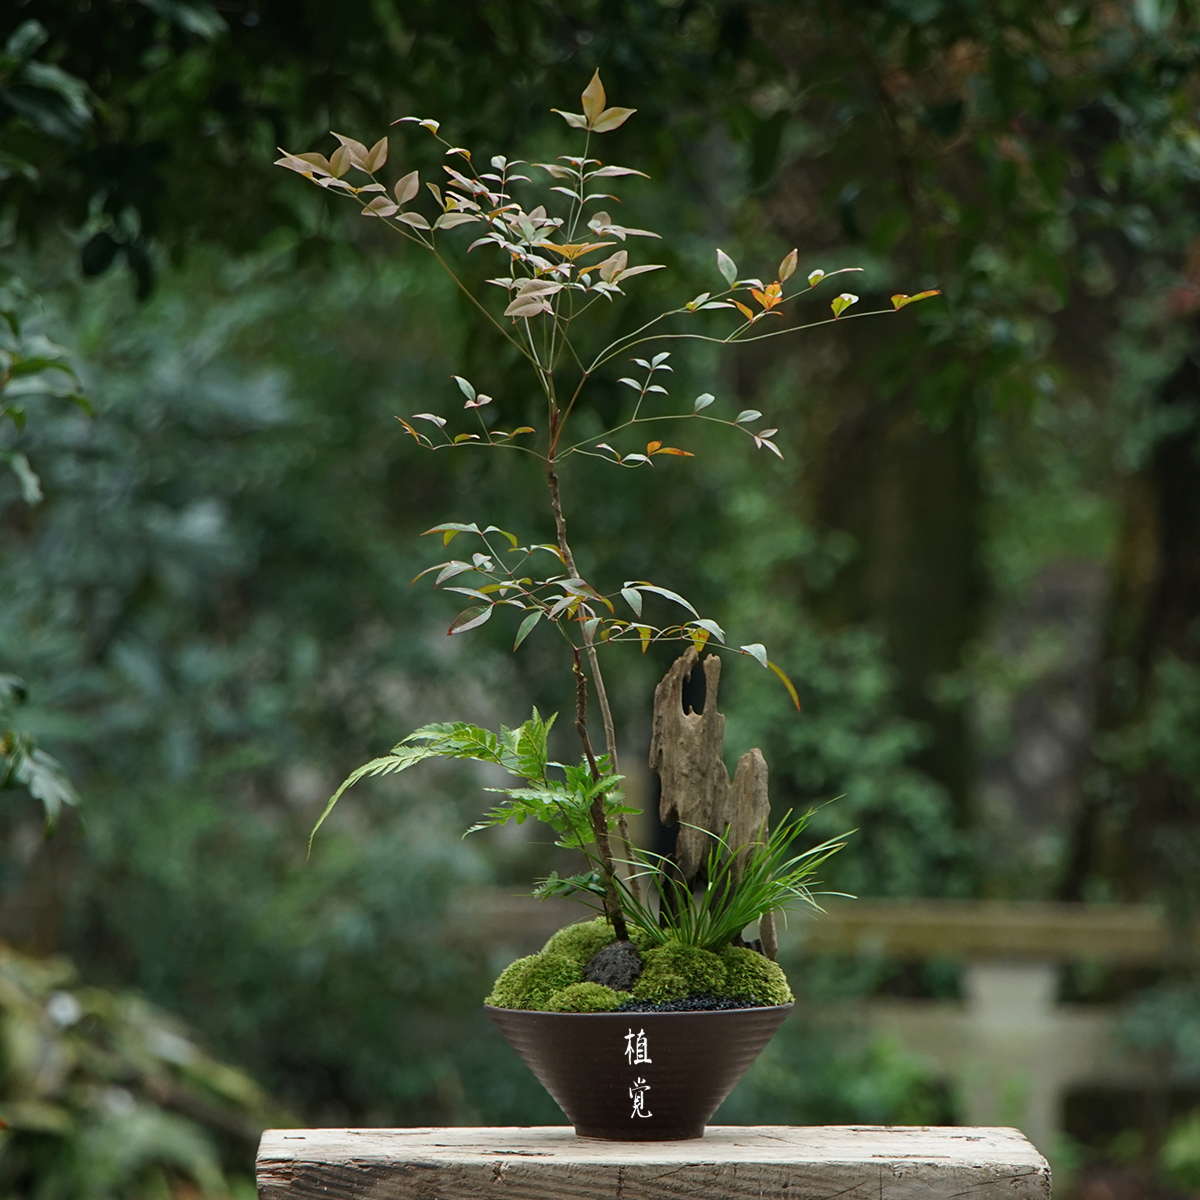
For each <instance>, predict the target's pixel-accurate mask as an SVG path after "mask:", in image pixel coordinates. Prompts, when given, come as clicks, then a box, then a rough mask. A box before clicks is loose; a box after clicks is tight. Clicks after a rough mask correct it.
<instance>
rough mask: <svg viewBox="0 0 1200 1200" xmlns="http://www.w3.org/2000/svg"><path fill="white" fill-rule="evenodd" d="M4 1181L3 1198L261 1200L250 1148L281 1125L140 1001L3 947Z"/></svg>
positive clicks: (251, 1086)
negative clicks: (189, 1195) (247, 1199)
mask: <svg viewBox="0 0 1200 1200" xmlns="http://www.w3.org/2000/svg"><path fill="white" fill-rule="evenodd" d="M0 1046H2V1054H3V1072H2V1076H0V1079H2V1083H0V1121H2V1122H3V1125H2V1126H0V1129H2V1132H0V1178H2V1180H3V1182H2V1183H0V1187H3V1189H4V1191H5V1194H7V1195H14V1196H18V1195H22V1196H38V1197H46V1198H48V1200H53V1198H56V1197H89V1198H91V1197H95V1198H96V1200H118V1198H124V1197H135V1196H136V1197H143V1196H144V1197H151V1196H155V1197H158V1196H161V1197H167V1196H171V1195H180V1194H184V1193H185V1192H186V1190H187V1186H188V1185H190V1186H191V1188H192V1189H193V1194H194V1193H195V1190H196V1189H198V1190H200V1191H202V1192H203V1193H204V1194H206V1195H209V1196H214V1197H215V1196H227V1195H229V1196H232V1195H236V1196H253V1195H254V1187H253V1182H252V1181H251V1180H249V1179H247V1178H245V1176H244V1175H242V1176H241V1177H238V1176H237V1175H229V1174H227V1172H228V1169H229V1167H230V1166H234V1167H235V1168H236V1169H238V1170H239V1171H244V1163H245V1155H246V1150H247V1149H248V1148H250V1147H252V1146H253V1145H255V1143H256V1142H257V1140H258V1135H259V1133H260V1132H261V1131H262V1129H264V1128H265V1127H266V1126H267V1125H270V1124H278V1123H280V1122H281V1121H286V1120H287V1116H286V1114H285V1113H284V1112H283V1111H282V1110H280V1109H279V1108H278V1107H277V1106H275V1105H274V1104H273V1103H272V1102H271V1101H269V1099H268V1098H267V1096H266V1095H265V1094H264V1093H263V1092H262V1090H261V1089H260V1088H259V1087H258V1085H257V1084H255V1083H254V1082H253V1081H252V1080H251V1079H250V1078H249V1077H248V1076H247V1075H245V1074H243V1073H242V1072H241V1071H238V1070H235V1069H234V1068H232V1067H228V1066H225V1065H224V1064H222V1063H219V1062H217V1061H215V1060H214V1059H212V1058H210V1057H209V1056H208V1055H207V1054H205V1053H204V1052H203V1051H202V1050H201V1049H200V1048H199V1047H198V1046H197V1045H196V1043H195V1041H194V1040H193V1039H192V1038H191V1037H190V1035H189V1034H188V1033H187V1031H186V1030H184V1029H183V1028H182V1027H181V1026H180V1024H179V1022H178V1021H176V1020H174V1019H173V1018H171V1017H169V1016H167V1015H166V1014H165V1013H163V1012H162V1011H161V1010H159V1009H157V1008H155V1007H154V1006H153V1005H151V1004H148V1003H147V1002H146V1001H145V1000H144V999H142V998H141V997H140V996H138V995H136V994H129V993H121V992H108V991H104V990H102V989H100V988H94V987H84V986H82V985H81V984H80V982H79V980H78V978H77V976H76V974H75V971H74V969H73V968H72V967H71V965H70V964H69V963H67V962H66V961H65V960H63V959H59V958H48V959H42V960H35V959H32V958H29V957H27V956H25V955H22V954H18V953H16V952H15V951H13V950H11V949H9V948H7V947H4V948H2V949H0Z"/></svg>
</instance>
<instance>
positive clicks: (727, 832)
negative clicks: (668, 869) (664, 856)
mask: <svg viewBox="0 0 1200 1200" xmlns="http://www.w3.org/2000/svg"><path fill="white" fill-rule="evenodd" d="M695 670H702V671H703V673H704V676H703V678H704V702H703V705H702V706H701V711H700V712H695V711H694V710H693V709H692V708H691V706H688V708H687V709H686V711H685V709H684V685H685V683H686V682H687V681H688V679H689V678H690V676H691V674H692V672H693V671H695ZM720 685H721V660H720V659H719V658H718V657H717V656H716V655H715V654H709V655H708V656H707V657H706V658H705V659H704V661H703V663H701V662H700V656H699V655H698V654H697V653H696V651H695V649H694V648H692V647H691V646H689V647H688V649H687V653H685V654H681V655H680V656H679V657H678V658H677V659H676V660H675V662H674V663H673V664H672V665H671V669H670V670H669V671H668V672H667V673H666V675H664V676H663V678H662V681H661V682H660V683H659V685H658V687H656V688H655V689H654V724H653V728H652V731H651V734H650V767H651V769H652V770H654V771H656V772H657V773H658V778H659V782H660V784H661V787H662V793H661V798H660V799H659V804H658V816H659V820H660V821H662V823H663V824H664V825H666V826H668V827H675V828H676V830H677V833H676V840H675V850H674V852H673V854H672V855H671V857H672V859H673V861H674V863H675V867H676V868H677V869H678V871H679V875H680V877H681V878H682V879H683V880H684V881H686V882H687V883H688V884H689V885H691V884H694V883H696V882H697V881H698V880H699V879H700V878H701V876H702V874H703V871H704V864H705V862H706V860H707V858H708V854H709V851H710V850H711V849H712V847H713V839H712V837H711V836H709V835H711V834H715V835H716V836H718V837H724V838H725V840H726V841H727V842H728V844H729V846H730V847H731V848H733V849H739V848H745V847H748V846H750V845H753V844H754V843H756V842H760V841H765V840H766V836H767V821H768V819H769V817H770V815H771V798H770V794H769V791H768V781H767V761H766V759H765V758H763V755H762V751H761V750H759V749H758V747H757V746H756V747H755V748H754V749H753V750H750V751H748V752H747V753H745V754H743V755H742V756H741V758H739V759H738V765H737V769H736V771H735V772H734V775H733V780H732V782H731V781H730V779H729V773H728V772H727V771H726V770H725V718H724V716H723V715H722V714H721V713H719V712H718V711H717V689H718V688H719V687H720ZM742 857H743V858H744V857H745V852H744V850H743V855H742ZM759 925H760V930H759V932H760V936H761V937H762V949H763V953H765V954H766V956H767V957H768V958H772V959H773V958H774V957H775V952H776V936H775V920H774V916H773V914H771V913H768V914H767V915H766V916H765V917H763V919H762V921H761V922H760V923H759Z"/></svg>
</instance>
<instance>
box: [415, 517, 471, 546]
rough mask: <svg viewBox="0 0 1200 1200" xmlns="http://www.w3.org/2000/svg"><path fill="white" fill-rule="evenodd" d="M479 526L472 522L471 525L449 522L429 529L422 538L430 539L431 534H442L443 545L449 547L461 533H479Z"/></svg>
mask: <svg viewBox="0 0 1200 1200" xmlns="http://www.w3.org/2000/svg"><path fill="white" fill-rule="evenodd" d="M478 532H479V526H478V525H476V524H475V523H474V522H472V523H471V524H470V525H461V524H459V523H458V522H457V521H447V522H446V523H445V524H444V525H435V526H434V527H433V528H432V529H427V530H425V532H424V533H423V534H421V536H422V537H428V536H429V534H431V533H440V534H441V535H442V545H443V546H448V545H449V544H450V543H451V542H452V541H453V540H454V538H455V537H456V536H457V535H458V534H460V533H478Z"/></svg>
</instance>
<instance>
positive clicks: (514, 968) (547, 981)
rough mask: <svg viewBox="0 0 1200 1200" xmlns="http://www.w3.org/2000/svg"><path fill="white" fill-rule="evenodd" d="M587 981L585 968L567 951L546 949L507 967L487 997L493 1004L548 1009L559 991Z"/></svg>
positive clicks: (486, 1001) (501, 1006) (493, 1005)
mask: <svg viewBox="0 0 1200 1200" xmlns="http://www.w3.org/2000/svg"><path fill="white" fill-rule="evenodd" d="M582 982H583V969H582V968H581V967H580V966H579V965H578V963H576V962H574V961H573V960H572V959H570V958H568V957H567V956H566V955H565V954H554V953H547V952H546V951H542V953H541V954H531V955H529V956H528V957H527V958H518V959H517V961H516V962H515V963H512V964H511V965H510V966H508V967H505V969H504V970H503V971H502V972H501V973H500V978H499V979H497V980H496V982H495V984H494V985H493V986H492V993H491V995H490V996H488V998H487V999H486V1000H485V1001H484V1003H485V1004H490V1005H491V1006H492V1007H493V1008H519V1009H532V1010H537V1011H543V1012H544V1011H545V1010H546V1007H547V1005H548V1004H549V1003H550V997H551V996H553V995H554V993H555V992H559V991H562V990H563V989H564V988H569V987H570V986H571V985H572V984H573V983H582Z"/></svg>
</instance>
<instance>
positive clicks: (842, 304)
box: [829, 292, 858, 320]
mask: <svg viewBox="0 0 1200 1200" xmlns="http://www.w3.org/2000/svg"><path fill="white" fill-rule="evenodd" d="M857 303H858V297H857V296H856V295H855V294H854V293H853V292H843V293H842V294H841V295H840V296H835V297H834V298H833V301H832V303H831V304H830V305H829V307H830V308H832V309H833V317H834V320H837V318H838V317H840V316H841V315H842V313H844V312H845V311H846V309H848V308H849V307H850V305H852V304H857Z"/></svg>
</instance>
